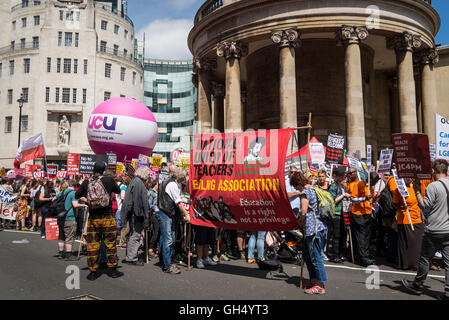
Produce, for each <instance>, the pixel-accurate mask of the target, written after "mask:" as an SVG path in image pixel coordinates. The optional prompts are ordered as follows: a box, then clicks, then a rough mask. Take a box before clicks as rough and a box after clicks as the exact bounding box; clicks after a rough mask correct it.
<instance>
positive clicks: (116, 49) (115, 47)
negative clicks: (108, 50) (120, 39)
mask: <svg viewBox="0 0 449 320" xmlns="http://www.w3.org/2000/svg"><path fill="white" fill-rule="evenodd" d="M114 55H116V56H118V45H116V44H114Z"/></svg>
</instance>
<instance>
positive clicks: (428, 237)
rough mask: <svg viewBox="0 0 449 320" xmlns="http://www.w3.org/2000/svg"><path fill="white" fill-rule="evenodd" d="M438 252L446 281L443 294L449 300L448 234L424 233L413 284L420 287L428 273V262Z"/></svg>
mask: <svg viewBox="0 0 449 320" xmlns="http://www.w3.org/2000/svg"><path fill="white" fill-rule="evenodd" d="M437 251H440V252H441V255H442V256H443V260H444V265H445V271H446V281H445V285H444V294H445V295H446V297H448V298H449V234H446V235H432V234H429V233H424V236H423V240H422V249H421V258H420V259H419V268H418V273H417V274H416V277H415V284H416V285H417V286H418V287H422V286H423V284H424V281H425V280H426V278H427V274H428V273H429V268H430V261H431V259H432V258H433V256H434V255H435V252H437Z"/></svg>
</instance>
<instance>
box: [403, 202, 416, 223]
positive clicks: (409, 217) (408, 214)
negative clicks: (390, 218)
mask: <svg viewBox="0 0 449 320" xmlns="http://www.w3.org/2000/svg"><path fill="white" fill-rule="evenodd" d="M402 200H404V206H405V208H406V210H407V218H408V221H409V222H410V227H411V228H412V231H415V228H414V227H413V222H412V218H411V216H410V211H409V210H408V206H407V201H405V198H404V197H402Z"/></svg>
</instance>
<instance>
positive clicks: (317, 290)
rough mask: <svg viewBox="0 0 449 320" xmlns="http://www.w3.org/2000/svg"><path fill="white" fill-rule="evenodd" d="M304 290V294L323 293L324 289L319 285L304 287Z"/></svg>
mask: <svg viewBox="0 0 449 320" xmlns="http://www.w3.org/2000/svg"><path fill="white" fill-rule="evenodd" d="M304 292H305V293H306V294H325V293H326V289H324V288H321V287H320V286H313V287H311V288H308V289H305V290H304Z"/></svg>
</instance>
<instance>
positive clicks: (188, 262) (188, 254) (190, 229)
mask: <svg viewBox="0 0 449 320" xmlns="http://www.w3.org/2000/svg"><path fill="white" fill-rule="evenodd" d="M191 237H192V224H190V223H189V252H188V253H187V270H189V271H190V253H191V245H190V243H191V241H190V240H191Z"/></svg>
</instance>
